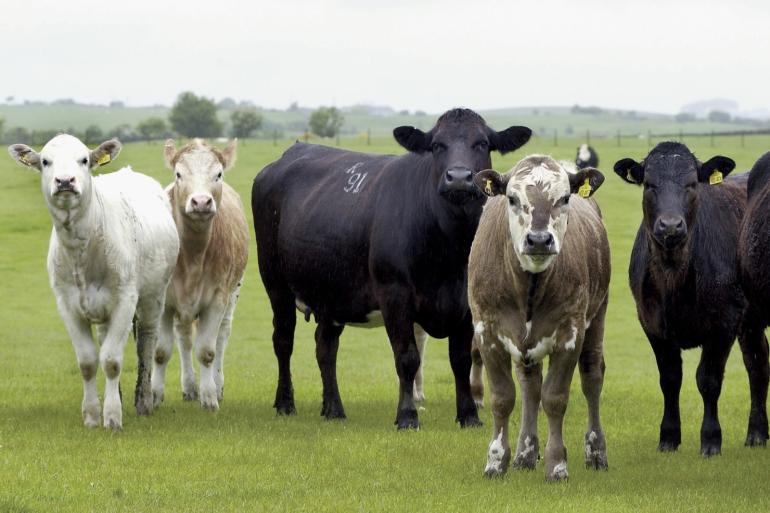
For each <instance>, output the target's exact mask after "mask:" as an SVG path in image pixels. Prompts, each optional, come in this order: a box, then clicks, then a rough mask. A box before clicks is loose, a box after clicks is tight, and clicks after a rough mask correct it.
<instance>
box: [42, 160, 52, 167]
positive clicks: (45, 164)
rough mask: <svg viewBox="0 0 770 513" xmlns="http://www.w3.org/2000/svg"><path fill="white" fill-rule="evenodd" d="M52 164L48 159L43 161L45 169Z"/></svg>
mask: <svg viewBox="0 0 770 513" xmlns="http://www.w3.org/2000/svg"><path fill="white" fill-rule="evenodd" d="M50 163H51V162H49V160H48V159H43V167H45V166H48V165H49V164H50Z"/></svg>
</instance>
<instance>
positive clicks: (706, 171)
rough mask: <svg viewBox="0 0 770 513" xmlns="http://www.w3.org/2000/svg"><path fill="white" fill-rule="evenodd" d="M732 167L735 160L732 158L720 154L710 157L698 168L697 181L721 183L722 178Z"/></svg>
mask: <svg viewBox="0 0 770 513" xmlns="http://www.w3.org/2000/svg"><path fill="white" fill-rule="evenodd" d="M733 169H735V161H734V160H733V159H730V158H727V157H723V156H722V155H717V156H716V157H711V158H710V159H709V160H708V161H706V162H704V163H703V164H701V165H700V168H698V181H699V182H703V183H710V184H711V185H716V184H718V183H722V179H723V178H724V177H725V176H727V175H729V174H730V172H731V171H732V170H733Z"/></svg>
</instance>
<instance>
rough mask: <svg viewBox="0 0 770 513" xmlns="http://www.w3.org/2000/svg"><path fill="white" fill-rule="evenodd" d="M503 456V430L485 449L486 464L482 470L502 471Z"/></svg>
mask: <svg viewBox="0 0 770 513" xmlns="http://www.w3.org/2000/svg"><path fill="white" fill-rule="evenodd" d="M503 456H505V447H503V430H502V429H501V430H500V434H499V435H498V436H497V438H495V439H494V440H492V442H490V444H489V450H488V451H487V466H486V467H485V468H484V472H495V473H498V474H499V473H501V472H502V471H503Z"/></svg>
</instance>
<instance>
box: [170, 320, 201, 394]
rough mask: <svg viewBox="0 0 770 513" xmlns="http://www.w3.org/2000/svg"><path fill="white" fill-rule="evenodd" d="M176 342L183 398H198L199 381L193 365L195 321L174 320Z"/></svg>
mask: <svg viewBox="0 0 770 513" xmlns="http://www.w3.org/2000/svg"><path fill="white" fill-rule="evenodd" d="M174 332H175V333H176V342H177V346H178V347H179V372H180V378H179V379H180V381H181V384H182V399H183V400H185V401H197V400H198V397H199V395H198V381H197V379H196V377H195V367H193V356H192V353H193V323H192V322H188V321H183V320H181V319H176V321H175V322H174Z"/></svg>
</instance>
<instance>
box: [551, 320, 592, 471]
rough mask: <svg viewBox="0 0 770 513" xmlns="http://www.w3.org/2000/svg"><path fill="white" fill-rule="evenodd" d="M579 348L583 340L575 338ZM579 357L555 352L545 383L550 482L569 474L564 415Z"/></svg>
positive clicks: (570, 352)
mask: <svg viewBox="0 0 770 513" xmlns="http://www.w3.org/2000/svg"><path fill="white" fill-rule="evenodd" d="M578 336H580V334H579V335H578ZM576 347H582V343H581V341H580V340H578V341H576ZM577 360H578V358H577V356H576V355H575V354H574V352H573V351H569V350H564V351H560V352H554V353H552V354H551V356H550V361H549V364H548V375H547V376H546V378H545V381H544V382H543V390H542V401H543V411H544V412H545V414H546V416H547V417H548V442H546V445H545V478H546V480H548V481H561V480H564V479H567V477H568V473H567V448H566V447H565V446H564V438H563V429H564V414H565V413H566V411H567V403H568V402H569V387H570V383H571V382H572V376H573V375H574V373H575V365H577Z"/></svg>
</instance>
